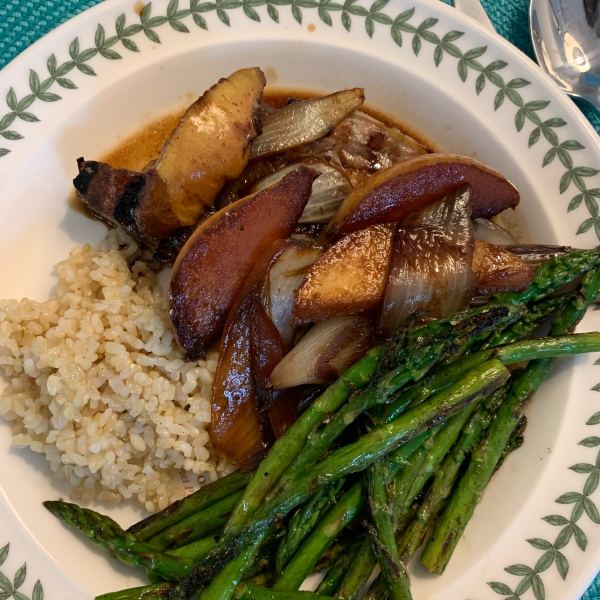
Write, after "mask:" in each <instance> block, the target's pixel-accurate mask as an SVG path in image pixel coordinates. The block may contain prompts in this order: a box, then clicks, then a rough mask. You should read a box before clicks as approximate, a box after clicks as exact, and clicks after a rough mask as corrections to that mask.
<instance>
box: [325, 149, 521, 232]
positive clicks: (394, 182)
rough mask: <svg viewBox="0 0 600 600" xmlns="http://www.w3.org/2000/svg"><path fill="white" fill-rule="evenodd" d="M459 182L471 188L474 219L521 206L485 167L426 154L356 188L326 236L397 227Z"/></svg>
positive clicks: (455, 157) (506, 183)
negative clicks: (383, 225)
mask: <svg viewBox="0 0 600 600" xmlns="http://www.w3.org/2000/svg"><path fill="white" fill-rule="evenodd" d="M463 183H469V184H471V188H472V189H473V213H472V217H473V218H477V217H490V216H492V215H495V214H498V213H499V212H502V211H503V210H505V209H507V208H514V207H515V206H516V205H517V204H518V203H519V192H518V191H517V190H516V188H515V187H514V186H513V185H512V184H511V183H510V182H509V181H508V180H507V179H506V178H505V177H504V176H503V175H501V174H500V173H498V172H497V171H494V170H493V169H491V168H490V167H488V166H486V165H484V164H483V163H480V162H478V161H476V160H473V159H472V158H468V157H466V156H458V155H456V154H425V155H423V156H417V157H415V158H411V159H409V160H405V161H402V162H399V163H396V164H395V165H392V166H391V167H389V168H388V169H384V170H382V171H378V172H377V173H375V174H374V175H372V176H371V177H369V178H368V179H367V180H366V181H365V182H364V183H362V184H361V185H359V186H358V187H357V188H355V190H354V191H353V192H352V193H351V194H350V196H348V197H347V198H346V200H344V202H343V203H342V205H341V206H340V208H339V209H338V211H337V213H336V214H335V215H334V217H333V219H332V220H331V222H330V223H329V226H328V227H327V230H326V231H327V234H328V235H329V236H330V237H335V236H339V235H344V234H347V233H350V232H352V231H357V230H359V229H363V228H364V227H367V226H369V225H374V224H377V223H389V222H392V221H393V222H400V221H402V220H403V219H404V218H406V217H407V216H408V215H409V214H410V213H412V212H414V211H416V210H419V209H420V208H424V207H425V206H428V205H430V204H433V203H434V202H437V201H438V200H441V199H442V198H443V197H444V196H446V195H447V194H449V193H450V192H452V191H454V190H455V189H456V188H458V187H459V186H460V185H462V184H463Z"/></svg>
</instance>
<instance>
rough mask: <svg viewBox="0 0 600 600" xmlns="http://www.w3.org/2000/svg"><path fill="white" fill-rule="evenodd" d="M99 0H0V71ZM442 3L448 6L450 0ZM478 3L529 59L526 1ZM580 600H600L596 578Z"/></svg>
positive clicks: (593, 118)
mask: <svg viewBox="0 0 600 600" xmlns="http://www.w3.org/2000/svg"><path fill="white" fill-rule="evenodd" d="M101 1H102V0H36V1H33V0H0V69H1V68H2V67H4V66H5V65H6V64H7V63H8V62H10V61H11V60H12V59H13V58H14V57H15V56H17V55H18V54H20V53H21V52H22V51H23V50H25V48H27V47H28V46H29V45H30V44H33V42H35V41H36V40H38V39H39V38H41V37H42V36H43V35H45V34H46V33H48V32H49V31H51V30H52V29H54V28H55V27H57V26H58V25H60V24H61V23H64V22H65V21H66V20H67V19H70V18H71V17H74V16H75V15H77V14H79V13H80V12H82V11H84V10H85V9H86V8H90V7H91V6H94V5H95V4H98V3H99V2H101ZM443 1H445V2H446V3H447V4H450V3H451V1H450V0H443ZM481 1H482V4H483V6H484V7H485V9H486V10H487V12H488V14H489V16H490V19H491V20H492V23H493V24H494V27H495V28H496V31H497V32H498V33H499V34H500V35H502V36H504V37H505V38H506V39H507V40H509V41H510V42H511V43H512V44H514V45H515V46H516V47H517V48H519V49H520V50H522V51H523V52H524V53H525V54H527V56H529V57H530V58H532V59H533V58H534V55H533V48H532V46H531V39H530V37H529V14H528V13H529V2H528V0H481ZM578 106H579V107H580V108H581V110H582V112H583V113H584V114H585V116H586V117H587V118H588V119H589V120H590V122H591V123H592V125H593V126H594V127H595V129H596V131H597V132H598V133H600V118H599V117H598V114H597V113H596V112H595V111H594V110H593V109H591V108H589V107H587V106H585V105H584V104H583V103H578ZM599 567H600V565H599ZM582 600H600V575H599V576H598V577H597V578H596V581H594V583H593V584H592V585H591V587H590V589H589V590H588V591H587V592H586V593H585V594H584V595H583V598H582Z"/></svg>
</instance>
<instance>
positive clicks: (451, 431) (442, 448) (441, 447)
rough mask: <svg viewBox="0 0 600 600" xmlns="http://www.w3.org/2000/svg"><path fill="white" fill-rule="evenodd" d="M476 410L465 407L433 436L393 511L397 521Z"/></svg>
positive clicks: (472, 407) (435, 469)
mask: <svg viewBox="0 0 600 600" xmlns="http://www.w3.org/2000/svg"><path fill="white" fill-rule="evenodd" d="M476 409H477V406H476V405H475V404H471V405H470V406H467V408H465V409H464V410H462V411H461V412H459V413H458V414H456V415H454V416H453V417H450V419H448V422H447V423H446V424H445V425H444V427H443V428H442V429H441V430H440V432H439V433H438V434H437V435H436V436H435V439H434V441H433V444H432V446H431V448H430V449H429V452H428V453H427V457H426V459H425V461H424V462H423V465H422V466H421V469H420V470H419V473H418V474H417V476H416V477H415V479H414V481H413V483H412V486H411V488H410V490H409V492H408V494H407V496H406V498H405V500H404V504H403V505H402V506H397V507H396V506H395V507H394V508H395V510H396V511H399V516H398V517H397V518H398V521H399V520H400V518H401V517H403V516H404V515H405V514H407V513H408V511H409V509H410V507H411V505H412V503H413V502H414V501H415V499H416V498H417V496H418V495H419V494H420V493H421V492H422V491H423V489H424V488H425V485H426V484H427V482H428V481H429V479H430V478H431V477H432V476H433V475H434V473H435V472H436V471H437V468H438V467H439V466H440V463H441V462H442V461H443V460H444V457H445V456H446V454H448V452H449V450H450V448H452V446H453V445H454V443H455V442H456V440H457V439H458V436H459V435H460V432H461V430H462V429H463V427H464V426H465V425H466V423H467V421H468V420H469V419H470V417H471V416H472V414H473V412H474V411H475V410H476Z"/></svg>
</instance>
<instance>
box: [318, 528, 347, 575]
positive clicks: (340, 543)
mask: <svg viewBox="0 0 600 600" xmlns="http://www.w3.org/2000/svg"><path fill="white" fill-rule="evenodd" d="M345 534H346V535H345V536H344V535H342V536H340V537H339V538H338V539H337V540H336V541H335V542H334V543H333V544H332V545H331V546H329V548H327V550H325V552H324V553H323V555H322V556H321V558H319V560H318V562H317V564H316V565H315V566H314V567H313V570H312V572H313V573H320V572H321V571H325V570H326V569H330V568H331V567H333V565H335V564H336V563H337V562H338V561H339V560H340V558H341V557H342V556H344V555H345V554H347V553H348V552H350V549H351V547H352V542H353V538H352V537H351V535H352V534H351V532H350V531H346V532H345Z"/></svg>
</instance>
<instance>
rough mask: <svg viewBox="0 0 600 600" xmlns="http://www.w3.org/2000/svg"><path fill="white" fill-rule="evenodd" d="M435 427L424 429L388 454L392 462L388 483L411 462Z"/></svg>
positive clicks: (389, 460)
mask: <svg viewBox="0 0 600 600" xmlns="http://www.w3.org/2000/svg"><path fill="white" fill-rule="evenodd" d="M388 420H390V419H388ZM434 429H435V428H434V427H432V428H431V429H426V430H425V431H422V432H421V433H420V434H419V435H417V436H416V437H414V438H413V439H412V440H410V441H409V442H406V444H402V445H401V446H400V447H399V448H398V449H397V450H394V451H393V452H390V453H389V454H388V456H387V459H388V462H389V463H390V479H389V481H388V482H387V483H388V485H389V484H390V483H391V482H392V480H393V479H394V478H395V477H396V475H397V473H398V471H399V470H400V468H402V467H405V466H406V465H408V464H409V463H410V459H411V457H412V455H413V454H414V453H415V452H416V451H417V450H418V449H419V448H420V447H421V446H422V445H423V444H424V443H425V441H426V440H428V439H429V438H430V437H431V436H432V435H433V432H434Z"/></svg>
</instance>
